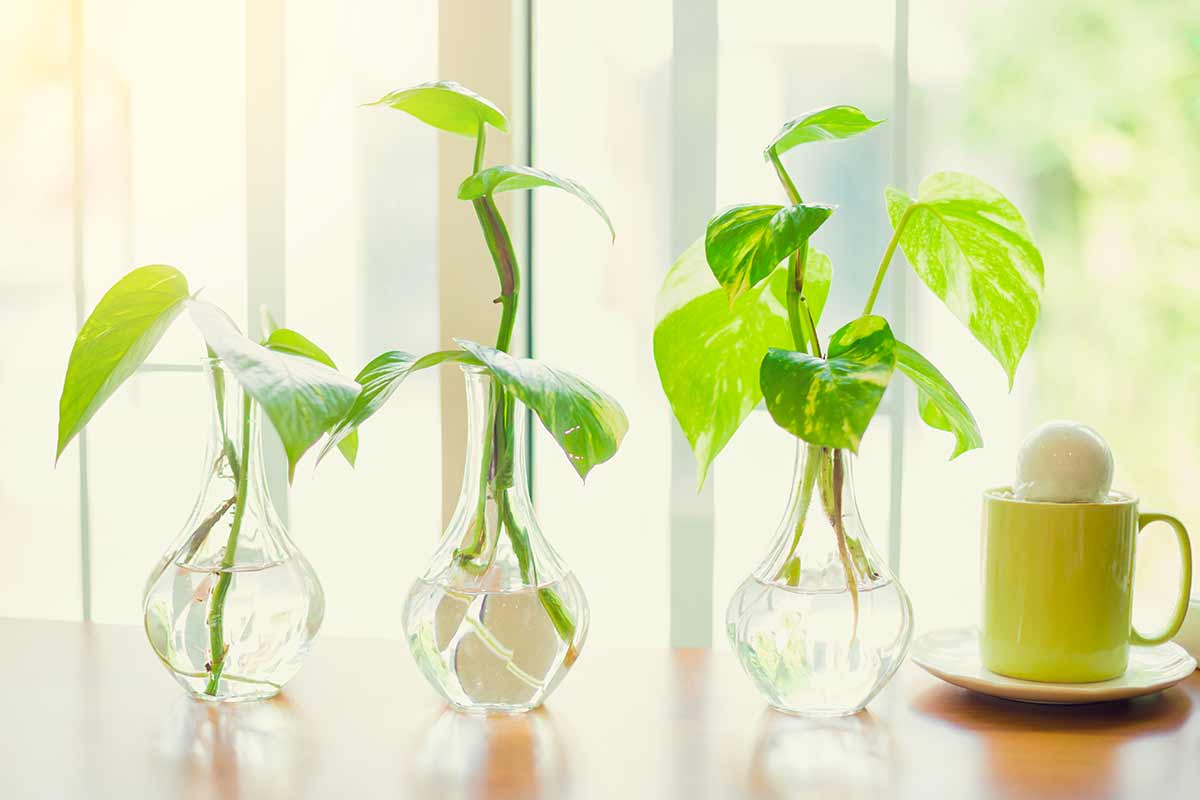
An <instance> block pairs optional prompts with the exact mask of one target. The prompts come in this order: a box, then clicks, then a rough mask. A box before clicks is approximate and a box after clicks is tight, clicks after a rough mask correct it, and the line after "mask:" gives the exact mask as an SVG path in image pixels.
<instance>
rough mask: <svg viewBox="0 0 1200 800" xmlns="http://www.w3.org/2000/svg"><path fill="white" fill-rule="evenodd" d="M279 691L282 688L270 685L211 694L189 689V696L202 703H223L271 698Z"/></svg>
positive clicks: (251, 701)
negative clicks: (250, 689) (222, 693)
mask: <svg viewBox="0 0 1200 800" xmlns="http://www.w3.org/2000/svg"><path fill="white" fill-rule="evenodd" d="M279 692H280V689H277V688H270V687H269V688H266V689H262V690H260V691H254V692H245V693H238V694H227V695H211V694H205V693H204V692H193V691H189V692H188V697H190V698H192V699H193V700H195V701H197V702H200V703H211V704H213V705H223V704H225V703H253V702H257V701H259V700H270V699H271V698H272V697H276V696H278V694H279Z"/></svg>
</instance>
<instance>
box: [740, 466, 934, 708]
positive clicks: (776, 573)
mask: <svg viewBox="0 0 1200 800" xmlns="http://www.w3.org/2000/svg"><path fill="white" fill-rule="evenodd" d="M852 467H853V456H852V455H851V453H850V452H849V451H847V450H830V449H826V448H820V447H812V446H809V445H805V444H803V443H801V444H800V445H799V446H798V448H797V455H796V468H795V474H794V476H793V481H792V487H793V488H792V493H791V497H789V499H788V505H787V511H786V512H785V514H784V517H783V521H782V522H781V523H780V524H779V528H778V530H777V531H776V533H775V537H774V541H773V543H772V545H771V550H770V552H769V553H768V554H767V557H766V558H764V559H763V560H762V562H761V563H760V564H759V565H758V568H757V569H755V570H754V572H753V573H752V574H751V575H750V577H749V578H747V579H746V580H745V581H744V582H743V583H742V585H741V586H740V587H739V588H738V590H737V592H736V593H735V594H734V595H733V599H732V600H731V601H730V603H729V609H728V611H727V612H726V615H725V625H726V632H727V633H728V635H729V641H730V644H731V645H732V646H733V649H734V651H735V652H736V653H737V656H738V660H739V661H741V663H742V667H743V668H744V669H745V670H746V673H747V674H748V675H749V676H750V678H751V679H752V680H753V681H754V684H755V685H756V686H757V687H758V690H759V691H760V692H761V693H762V694H763V696H764V697H765V698H766V699H767V702H768V703H770V704H771V705H772V706H773V707H775V708H777V709H779V710H780V711H785V712H787V713H791V714H806V715H813V716H839V715H842V714H853V713H855V712H857V711H859V710H861V709H862V708H863V707H864V706H866V704H867V703H868V702H869V701H870V700H871V698H872V697H874V696H875V694H876V693H877V692H879V690H880V689H882V688H883V687H884V686H885V685H887V682H888V681H889V680H890V679H891V677H892V675H893V674H894V673H895V671H896V669H897V668H898V667H899V666H900V663H901V662H902V661H903V660H904V656H905V654H906V653H907V652H908V645H909V642H910V640H911V638H912V604H911V603H910V602H909V599H908V594H907V593H906V592H905V591H904V587H903V586H901V585H900V581H899V580H898V579H897V578H896V576H895V575H893V574H892V571H891V570H890V569H889V568H888V565H887V562H886V561H884V560H883V559H882V558H880V557H879V554H878V553H877V552H876V551H875V548H874V546H873V545H872V544H871V541H870V539H868V538H867V533H866V531H865V530H864V529H863V525H862V520H861V518H860V517H859V512H858V503H857V501H856V500H855V497H854V481H853V469H852Z"/></svg>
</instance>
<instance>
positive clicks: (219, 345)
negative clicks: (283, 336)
mask: <svg viewBox="0 0 1200 800" xmlns="http://www.w3.org/2000/svg"><path fill="white" fill-rule="evenodd" d="M188 313H189V314H190V315H191V317H192V321H193V322H195V323H196V326H197V327H198V328H199V329H200V332H201V333H202V334H203V335H204V340H205V341H206V342H207V343H208V346H209V347H210V348H212V350H213V352H215V353H216V354H217V356H218V357H220V359H221V361H222V362H224V364H225V366H226V367H227V368H228V369H229V371H230V372H232V373H233V375H234V377H235V378H237V380H238V383H240V384H241V385H242V388H243V389H244V390H245V391H246V392H247V393H248V394H249V395H250V396H251V397H253V398H254V399H255V400H257V401H258V403H259V405H261V406H262V408H263V411H265V412H266V415H267V418H268V419H270V420H271V424H272V425H273V426H274V427H275V430H276V432H277V433H278V434H279V438H280V440H281V441H282V442H283V449H284V452H286V453H287V457H288V479H289V480H291V478H292V477H293V476H294V475H295V473H296V462H298V461H299V460H300V457H301V456H303V455H304V452H305V451H306V450H308V448H309V447H311V446H312V445H313V443H314V442H316V441H317V439H320V438H321V436H323V435H324V434H325V432H326V431H328V430H329V429H330V428H332V427H333V426H334V424H336V423H337V421H338V420H340V419H341V418H342V417H343V416H344V415H345V413H346V412H347V411H348V410H349V409H350V406H351V405H352V404H353V403H354V398H355V397H357V396H358V393H359V386H358V384H356V383H354V382H353V381H351V380H350V379H349V378H346V377H343V376H342V375H341V374H340V373H338V372H337V371H336V370H333V369H330V368H329V367H327V366H325V365H324V364H321V363H318V362H317V361H314V360H312V359H311V358H306V357H303V356H296V355H291V354H290V353H281V352H276V351H273V350H269V349H267V348H266V347H263V346H262V345H259V344H255V343H254V342H252V341H250V340H249V339H247V338H246V337H244V336H242V334H241V333H239V332H238V329H237V326H236V325H234V324H233V320H231V319H230V318H229V317H228V316H226V314H225V312H223V311H221V309H219V308H217V307H216V306H214V305H212V304H211V303H205V302H200V301H196V300H191V301H189V302H188Z"/></svg>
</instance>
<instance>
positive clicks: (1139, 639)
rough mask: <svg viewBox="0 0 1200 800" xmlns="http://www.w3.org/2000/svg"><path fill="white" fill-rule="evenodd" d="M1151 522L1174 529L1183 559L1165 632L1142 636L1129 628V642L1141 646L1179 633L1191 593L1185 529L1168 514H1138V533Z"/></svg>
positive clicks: (1188, 544) (1188, 545)
mask: <svg viewBox="0 0 1200 800" xmlns="http://www.w3.org/2000/svg"><path fill="white" fill-rule="evenodd" d="M1152 522H1165V523H1167V524H1168V525H1170V526H1171V527H1172V528H1174V529H1175V536H1176V538H1178V540H1179V557H1180V558H1182V559H1183V563H1182V570H1181V575H1180V581H1179V601H1178V602H1177V603H1176V604H1175V615H1174V616H1173V617H1172V618H1171V622H1170V624H1169V625H1167V630H1166V631H1165V632H1164V633H1163V634H1162V635H1161V636H1143V635H1142V634H1140V633H1138V630H1137V628H1136V627H1133V626H1130V628H1131V633H1130V635H1129V641H1130V642H1131V643H1133V644H1138V645H1142V646H1147V645H1155V644H1162V643H1163V642H1165V641H1167V640H1168V639H1170V638H1171V637H1172V636H1174V635H1175V634H1177V633H1179V626H1181V625H1182V624H1183V618H1184V616H1186V615H1187V610H1188V597H1189V595H1191V592H1192V544H1191V542H1190V541H1189V540H1188V532H1187V528H1185V527H1183V523H1182V522H1180V521H1179V520H1177V519H1176V518H1175V517H1172V516H1171V515H1170V514H1138V533H1141V532H1142V531H1143V530H1144V529H1145V528H1146V526H1147V525H1149V524H1150V523H1152Z"/></svg>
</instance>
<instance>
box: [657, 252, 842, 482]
mask: <svg viewBox="0 0 1200 800" xmlns="http://www.w3.org/2000/svg"><path fill="white" fill-rule="evenodd" d="M805 272H806V278H805V294H806V295H807V296H808V301H809V307H810V308H811V309H812V313H813V316H814V317H815V318H817V319H820V316H821V311H822V309H823V308H824V306H825V299H826V297H828V295H829V283H830V277H831V273H832V267H831V265H830V261H829V257H828V256H826V255H825V254H824V253H822V252H820V251H818V250H814V249H812V248H810V249H809V251H808V261H807V268H806V271H805ZM787 277H788V276H787V267H786V266H780V267H778V268H776V270H775V272H773V273H771V275H770V277H769V278H767V279H766V280H764V281H762V282H761V283H759V285H758V286H755V287H754V288H753V289H751V290H750V291H748V292H746V293H745V294H742V295H741V296H740V297H738V298H737V299H736V300H734V301H733V303H732V304H731V303H730V302H729V295H728V294H726V292H725V290H724V289H722V288H721V286H720V284H718V283H717V281H716V279H715V278H714V277H713V274H712V270H710V269H709V268H708V263H707V261H706V260H705V257H704V239H703V238H700V239H697V240H696V241H695V242H693V243H692V245H691V246H690V247H688V249H687V250H685V251H684V252H683V254H682V255H680V256H679V258H678V259H677V260H676V261H675V263H674V264H673V265H672V266H671V269H670V270H669V271H668V272H667V276H666V278H665V279H664V280H663V285H662V288H661V289H660V290H659V293H658V300H657V303H656V306H657V307H656V311H655V317H656V319H657V324H656V326H655V328H654V363H655V365H656V366H657V367H658V377H659V380H660V381H661V382H662V387H663V392H664V393H665V394H666V396H667V400H668V401H669V402H670V404H671V411H672V412H674V414H675V419H677V420H678V421H679V425H680V427H681V428H683V432H684V434H685V435H686V436H687V440H688V443H689V444H690V445H691V447H692V452H693V453H694V454H695V456H696V480H697V484H698V485H700V486H703V485H704V478H705V476H706V474H707V473H708V467H709V465H710V464H711V463H712V461H713V459H715V458H716V457H717V454H718V453H720V452H721V450H722V448H724V447H725V445H726V444H727V443H728V442H729V440H730V439H731V438H732V437H733V434H734V433H735V432H736V431H737V429H738V427H739V426H740V425H741V424H742V422H743V421H744V420H745V419H746V417H747V416H749V414H750V412H751V411H753V410H754V407H755V406H757V405H758V404H759V402H760V401H761V400H762V390H761V389H760V388H759V384H758V368H759V364H761V363H762V360H763V356H765V355H766V354H767V349H768V348H770V347H788V346H790V345H791V342H792V337H791V333H790V332H789V329H788V321H787V309H786V308H785V306H784V302H785V297H786V294H787Z"/></svg>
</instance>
